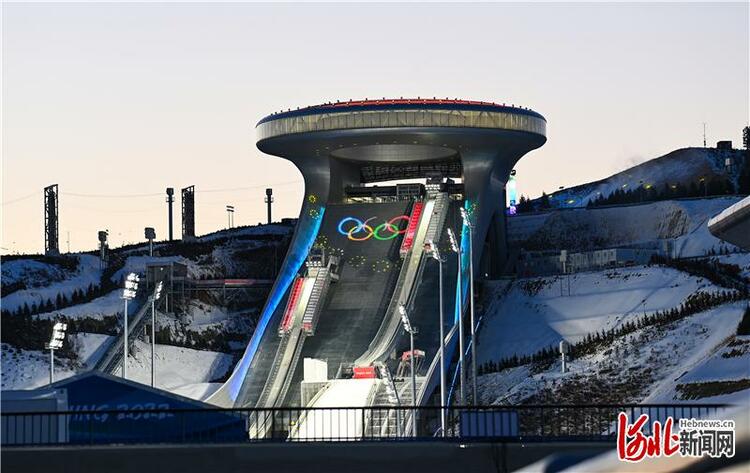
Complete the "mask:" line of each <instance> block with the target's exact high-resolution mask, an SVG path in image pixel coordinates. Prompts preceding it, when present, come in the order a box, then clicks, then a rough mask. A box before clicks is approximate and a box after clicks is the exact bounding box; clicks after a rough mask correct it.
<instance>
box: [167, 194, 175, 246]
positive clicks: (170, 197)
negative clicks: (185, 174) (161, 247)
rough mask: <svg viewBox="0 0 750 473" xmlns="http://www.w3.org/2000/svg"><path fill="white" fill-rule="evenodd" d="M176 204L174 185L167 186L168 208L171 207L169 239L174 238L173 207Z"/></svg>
mask: <svg viewBox="0 0 750 473" xmlns="http://www.w3.org/2000/svg"><path fill="white" fill-rule="evenodd" d="M173 204H174V187H167V208H168V209H169V241H172V240H173V236H174V235H173V234H172V207H173Z"/></svg>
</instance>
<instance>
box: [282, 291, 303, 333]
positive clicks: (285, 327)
mask: <svg viewBox="0 0 750 473" xmlns="http://www.w3.org/2000/svg"><path fill="white" fill-rule="evenodd" d="M304 282H305V278H303V277H298V278H297V279H295V280H294V284H292V291H291V292H290V293H289V300H288V301H287V303H286V309H284V317H282V319H281V325H280V326H279V335H283V334H284V333H286V332H288V331H289V327H290V325H291V323H292V314H294V308H295V307H297V302H299V297H300V294H302V285H303V284H304Z"/></svg>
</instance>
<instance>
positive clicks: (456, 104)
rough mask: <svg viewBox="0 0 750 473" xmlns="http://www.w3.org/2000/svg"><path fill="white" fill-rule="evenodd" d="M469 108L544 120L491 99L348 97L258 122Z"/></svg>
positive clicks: (276, 114) (540, 115)
mask: <svg viewBox="0 0 750 473" xmlns="http://www.w3.org/2000/svg"><path fill="white" fill-rule="evenodd" d="M415 109H418V110H472V111H484V112H506V113H517V114H519V115H530V116H533V117H537V118H541V119H542V120H544V121H545V122H546V121H547V119H546V118H544V116H542V114H540V113H538V112H535V111H533V110H531V109H528V108H522V107H517V106H515V105H506V104H497V103H494V102H482V101H476V100H459V99H434V98H433V99H422V98H416V99H403V98H401V99H379V100H367V99H365V100H350V101H348V102H335V103H324V104H320V105H311V106H309V107H305V108H298V109H296V110H288V111H286V112H277V113H273V114H271V115H268V116H266V117H263V118H262V119H261V120H260V121H259V122H258V123H257V124H256V126H258V125H261V124H263V123H266V122H269V121H272V120H278V119H281V118H289V117H300V116H306V115H316V114H319V113H341V112H355V111H357V112H359V111H367V110H415Z"/></svg>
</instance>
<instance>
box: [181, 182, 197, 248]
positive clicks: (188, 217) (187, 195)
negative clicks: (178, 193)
mask: <svg viewBox="0 0 750 473" xmlns="http://www.w3.org/2000/svg"><path fill="white" fill-rule="evenodd" d="M193 239H195V186H189V187H186V188H184V189H182V240H183V241H190V240H193Z"/></svg>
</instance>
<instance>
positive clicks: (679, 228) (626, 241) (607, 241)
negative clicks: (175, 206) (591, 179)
mask: <svg viewBox="0 0 750 473" xmlns="http://www.w3.org/2000/svg"><path fill="white" fill-rule="evenodd" d="M738 200H739V197H716V198H709V199H684V200H669V201H661V202H652V203H648V204H642V205H628V206H620V207H605V208H591V209H570V210H555V211H549V212H544V213H537V214H519V215H515V216H513V217H511V218H509V219H508V234H509V239H510V241H511V242H514V243H516V244H520V245H522V246H523V247H524V248H526V249H529V250H553V249H567V250H573V251H574V250H588V249H593V248H606V247H614V246H624V245H653V246H656V247H660V246H663V245H665V242H668V243H669V245H671V246H672V247H673V248H674V250H673V256H674V257H693V256H703V255H705V254H706V253H707V252H709V251H710V250H711V249H713V250H715V251H717V252H718V250H720V249H722V248H726V249H728V250H729V251H735V250H736V248H735V247H734V246H733V245H730V244H728V243H724V242H722V241H721V240H719V239H717V238H716V237H714V236H713V235H711V234H710V233H709V231H708V227H707V226H706V222H707V221H708V219H710V218H711V217H712V216H713V215H716V214H717V213H719V212H721V211H722V210H723V209H724V208H726V207H728V206H730V205H732V204H733V203H735V202H737V201H738Z"/></svg>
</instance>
